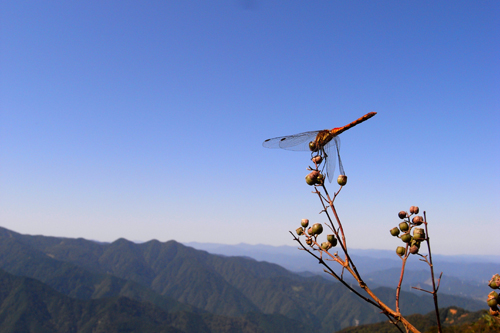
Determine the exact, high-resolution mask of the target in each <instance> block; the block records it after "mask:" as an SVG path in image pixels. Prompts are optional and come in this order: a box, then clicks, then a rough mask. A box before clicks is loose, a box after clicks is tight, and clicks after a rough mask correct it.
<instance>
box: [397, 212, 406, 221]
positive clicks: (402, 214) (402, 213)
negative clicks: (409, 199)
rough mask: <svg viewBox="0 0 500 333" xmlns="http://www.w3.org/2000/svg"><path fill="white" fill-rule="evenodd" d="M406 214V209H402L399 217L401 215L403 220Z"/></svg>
mask: <svg viewBox="0 0 500 333" xmlns="http://www.w3.org/2000/svg"><path fill="white" fill-rule="evenodd" d="M406 215H407V214H406V212H405V211H404V210H402V211H400V212H399V213H398V217H399V218H400V219H401V220H402V219H404V218H405V217H406Z"/></svg>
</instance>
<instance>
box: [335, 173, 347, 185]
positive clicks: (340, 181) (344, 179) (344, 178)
mask: <svg viewBox="0 0 500 333" xmlns="http://www.w3.org/2000/svg"><path fill="white" fill-rule="evenodd" d="M337 184H339V185H340V186H344V185H345V184H347V176H346V175H340V176H339V177H338V178H337Z"/></svg>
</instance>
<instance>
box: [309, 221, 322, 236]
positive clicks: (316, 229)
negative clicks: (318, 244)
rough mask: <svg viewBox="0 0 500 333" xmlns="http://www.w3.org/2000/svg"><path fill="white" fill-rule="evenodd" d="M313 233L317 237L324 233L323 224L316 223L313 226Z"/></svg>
mask: <svg viewBox="0 0 500 333" xmlns="http://www.w3.org/2000/svg"><path fill="white" fill-rule="evenodd" d="M312 232H313V234H315V235H319V234H321V233H322V232H323V226H322V225H321V223H314V224H313V226H312Z"/></svg>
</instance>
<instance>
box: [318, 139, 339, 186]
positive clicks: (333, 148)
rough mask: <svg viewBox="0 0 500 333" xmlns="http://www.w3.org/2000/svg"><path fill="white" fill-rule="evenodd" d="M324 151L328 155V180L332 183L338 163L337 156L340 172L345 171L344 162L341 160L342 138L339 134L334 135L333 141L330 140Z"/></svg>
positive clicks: (326, 162)
mask: <svg viewBox="0 0 500 333" xmlns="http://www.w3.org/2000/svg"><path fill="white" fill-rule="evenodd" d="M323 151H324V153H325V155H326V158H325V159H326V161H325V164H326V175H327V177H328V181H329V182H330V183H331V182H332V179H333V178H334V177H335V166H336V165H337V158H338V161H339V168H340V172H341V173H343V172H344V168H343V167H342V162H341V161H340V139H339V137H338V136H336V137H334V138H333V139H332V141H330V142H328V144H327V145H326V146H325V147H323Z"/></svg>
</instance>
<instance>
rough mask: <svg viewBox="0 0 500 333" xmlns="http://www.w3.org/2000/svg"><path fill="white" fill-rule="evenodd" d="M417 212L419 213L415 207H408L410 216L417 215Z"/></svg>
mask: <svg viewBox="0 0 500 333" xmlns="http://www.w3.org/2000/svg"><path fill="white" fill-rule="evenodd" d="M418 211H419V209H418V207H417V206H411V207H410V213H411V214H418Z"/></svg>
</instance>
